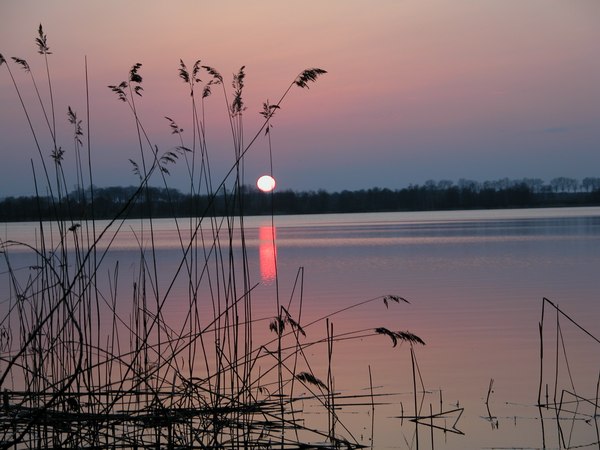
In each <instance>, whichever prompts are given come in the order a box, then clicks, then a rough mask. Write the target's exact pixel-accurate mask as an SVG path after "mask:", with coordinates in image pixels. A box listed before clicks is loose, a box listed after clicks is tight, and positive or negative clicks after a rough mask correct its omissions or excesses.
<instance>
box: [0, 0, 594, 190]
mask: <svg viewBox="0 0 600 450" xmlns="http://www.w3.org/2000/svg"><path fill="white" fill-rule="evenodd" d="M40 23H42V24H43V26H44V31H45V32H46V34H47V35H48V42H49V45H50V49H51V51H52V52H53V54H52V55H51V56H50V57H49V62H50V71H51V76H52V80H53V88H54V97H55V104H56V113H57V121H58V123H59V133H58V139H59V145H61V146H62V147H63V149H64V150H65V151H66V155H65V158H66V161H65V167H66V168H67V169H70V168H71V167H72V161H74V157H73V144H72V139H71V131H70V128H69V127H68V125H67V123H66V110H67V107H68V106H71V107H72V108H73V109H74V110H76V111H77V112H78V114H79V116H80V117H81V118H84V117H85V90H84V57H85V56H86V55H87V58H88V65H89V75H90V86H91V89H90V94H91V141H92V162H93V166H94V168H95V175H94V176H95V178H94V182H95V184H97V185H100V186H108V185H129V184H134V183H135V181H136V178H135V177H134V176H133V174H132V173H131V166H130V164H129V162H128V159H129V158H131V159H136V160H137V159H139V149H138V147H137V144H136V131H135V125H134V122H133V119H132V117H131V115H130V114H129V113H128V111H127V108H126V105H124V104H123V103H121V102H119V101H118V100H117V99H116V97H115V96H114V95H113V94H112V93H111V92H110V91H109V90H108V88H107V87H106V86H107V85H109V84H116V83H118V82H120V81H122V80H124V79H125V78H126V76H127V73H128V70H129V68H130V67H131V65H133V64H134V63H136V62H141V63H142V64H143V67H142V69H141V74H142V76H143V77H144V82H143V86H144V89H145V91H144V97H143V98H142V99H141V101H140V103H139V106H140V114H141V117H142V122H143V124H144V126H145V128H146V129H147V130H149V132H150V135H151V139H152V142H153V144H155V145H158V147H159V150H160V151H161V152H162V151H166V150H169V149H170V148H172V147H173V146H175V145H178V142H177V141H176V139H175V137H174V136H172V135H170V133H169V128H168V124H167V122H166V121H165V119H164V116H169V117H172V118H173V119H175V120H176V121H177V122H178V123H179V124H180V126H181V127H183V128H184V129H185V133H184V139H191V127H190V102H189V99H190V98H189V95H188V92H187V90H186V86H185V85H184V84H183V82H182V81H181V80H180V79H179V78H178V76H177V70H178V64H179V59H180V58H182V59H183V60H184V61H185V62H186V63H187V64H188V65H189V66H191V65H192V64H193V62H194V61H195V60H196V59H201V60H202V63H203V64H207V65H210V66H213V67H215V68H217V69H218V70H219V71H220V72H221V73H222V74H223V75H224V76H225V77H226V79H227V83H226V86H227V88H228V89H229V87H230V80H231V75H232V74H233V73H234V72H236V71H237V69H238V68H239V67H240V66H241V65H245V66H246V70H247V78H246V89H245V101H246V106H247V107H248V109H247V111H246V113H245V119H244V120H245V136H246V137H247V138H248V139H249V138H250V136H252V135H253V134H254V131H255V130H256V127H257V126H258V124H259V119H260V116H259V115H258V112H259V111H260V109H261V107H262V102H263V101H264V100H266V99H269V100H271V102H273V101H275V100H276V99H277V98H279V96H280V95H281V94H282V93H283V91H284V90H285V89H286V87H287V86H288V85H289V83H290V82H291V81H292V80H293V79H294V78H295V77H296V75H297V74H298V73H299V72H300V71H301V70H303V69H305V68H309V67H321V68H323V69H326V70H327V71H328V74H327V75H325V76H323V77H322V78H321V79H319V80H318V82H317V83H316V84H314V85H311V88H310V90H301V89H295V90H294V91H293V92H292V93H291V94H290V96H289V97H288V98H287V99H286V102H285V103H284V105H283V108H282V110H281V111H280V112H279V113H278V115H277V116H276V118H275V121H274V125H275V127H274V129H273V134H272V138H273V144H274V147H273V150H274V155H273V156H274V161H273V162H274V175H275V177H276V178H277V181H278V189H290V188H291V189H298V190H316V189H321V188H323V189H326V190H330V191H334V190H342V189H361V188H370V187H375V186H378V187H388V188H392V189H397V188H402V187H405V186H407V185H408V184H410V183H418V184H422V183H424V182H425V181H426V180H428V179H435V180H439V179H450V180H454V181H457V180H458V179H459V178H469V179H475V180H491V179H497V178H503V177H509V178H522V177H539V178H542V179H544V180H547V181H548V180H550V179H551V178H554V177H557V176H569V177H574V178H578V179H581V178H583V177H586V176H600V169H599V168H600V148H599V144H600V84H599V80H600V58H599V57H598V55H600V52H599V50H600V44H599V43H600V27H598V26H597V25H598V23H600V4H598V2H597V1H595V0H588V1H575V2H565V1H552V0H550V1H549V0H535V1H533V0H531V1H530V0H525V1H519V2H516V1H512V2H511V1H506V0H488V1H472V0H451V1H450V0H448V1H440V0H435V1H420V0H419V1H417V0H414V1H413V0H410V1H378V2H366V1H347V0H345V1H338V0H333V1H327V2H304V3H297V2H296V3H291V2H281V1H256V2H243V1H219V2H207V1H174V2H162V1H161V2H159V1H145V2H135V1H131V2H122V1H89V2H87V1H86V2H81V1H79V2H77V1H72V0H55V1H52V2H39V1H30V0H19V1H16V0H13V1H6V2H3V3H2V5H1V6H0V53H2V54H3V55H4V57H5V58H7V59H8V58H9V57H11V56H17V57H21V58H25V59H27V61H28V62H29V63H30V65H31V66H32V69H33V72H34V75H35V76H36V79H37V80H38V84H39V85H40V87H41V89H42V95H43V96H44V99H45V100H47V99H48V91H47V85H46V84H45V83H46V81H45V73H44V66H43V57H42V56H40V55H38V54H37V53H36V47H35V44H34V39H35V37H36V33H37V27H38V25H39V24H40ZM9 63H10V64H11V70H12V71H13V73H14V74H15V75H16V79H17V83H18V84H19V87H20V89H21V90H22V92H23V93H24V97H25V102H26V104H27V106H28V109H29V111H30V113H31V114H32V118H33V121H34V126H35V128H36V131H37V133H38V136H39V137H40V141H41V142H42V147H43V149H42V150H43V152H44V156H46V157H47V155H49V152H50V150H51V142H50V139H49V133H48V130H47V128H44V124H43V122H42V121H41V113H40V111H39V107H37V105H36V103H35V97H34V95H33V91H32V89H31V83H30V81H29V79H28V78H27V76H26V74H25V73H24V72H23V71H22V70H20V69H18V68H17V66H16V65H14V64H13V63H12V61H9ZM202 78H203V80H207V79H208V78H207V77H206V76H205V75H203V77H202ZM230 90H231V89H230ZM0 103H1V104H2V108H1V109H0V151H1V152H2V155H3V161H4V163H3V164H2V165H1V166H0V197H3V196H7V195H20V194H31V193H32V192H33V183H32V175H31V168H30V160H31V159H33V161H34V164H35V165H36V170H39V168H40V167H41V165H40V161H39V156H38V154H37V150H36V149H35V147H34V141H33V138H32V136H31V133H30V132H29V130H28V127H27V123H26V120H25V115H24V113H23V111H22V109H21V106H20V104H19V102H18V98H17V95H16V92H15V90H14V88H13V86H12V83H11V80H10V77H9V74H8V72H7V70H6V68H5V67H0ZM206 122H207V123H206V125H207V132H208V144H209V149H208V150H209V153H210V157H211V162H212V163H213V168H214V174H213V176H215V177H216V178H218V177H219V175H220V174H222V173H224V172H225V171H226V170H227V169H228V168H229V166H230V165H231V163H232V158H233V149H232V146H231V136H230V134H228V132H227V126H226V123H227V122H226V110H225V107H224V101H223V98H222V95H220V92H218V91H215V93H214V94H213V96H212V97H210V98H209V99H208V101H207V121H206ZM186 143H188V142H186ZM86 152H87V149H86ZM268 170H269V159H268V150H267V146H266V141H265V140H264V139H261V140H259V141H258V142H257V144H256V145H255V147H254V148H253V149H252V151H251V153H249V156H248V159H247V163H246V181H247V183H248V184H253V183H254V180H255V179H256V178H257V177H258V176H259V175H261V174H262V173H265V172H268ZM68 177H69V180H72V184H75V175H74V173H71V172H70V171H69V172H68ZM185 179H186V177H185V171H184V170H183V164H180V167H179V168H177V169H175V170H173V171H172V176H171V177H170V179H169V183H170V184H171V185H172V186H174V187H177V188H181V189H185V187H186V186H187V183H184V182H183V181H182V180H185Z"/></svg>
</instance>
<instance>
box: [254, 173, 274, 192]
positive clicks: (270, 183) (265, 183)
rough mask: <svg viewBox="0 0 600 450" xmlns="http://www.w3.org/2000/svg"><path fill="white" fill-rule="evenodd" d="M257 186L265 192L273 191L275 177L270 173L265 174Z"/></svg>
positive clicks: (257, 182)
mask: <svg viewBox="0 0 600 450" xmlns="http://www.w3.org/2000/svg"><path fill="white" fill-rule="evenodd" d="M256 186H257V187H258V188H259V189H260V190H261V191H263V192H271V191H272V190H273V189H275V178H273V177H272V176H270V175H263V176H262V177H260V178H259V179H258V180H257V181H256Z"/></svg>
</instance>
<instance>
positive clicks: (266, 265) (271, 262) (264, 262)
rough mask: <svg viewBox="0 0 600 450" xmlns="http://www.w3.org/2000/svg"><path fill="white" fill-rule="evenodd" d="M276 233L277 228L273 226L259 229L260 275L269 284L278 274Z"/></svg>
mask: <svg viewBox="0 0 600 450" xmlns="http://www.w3.org/2000/svg"><path fill="white" fill-rule="evenodd" d="M275 233H276V229H275V227H272V226H261V227H259V229H258V240H259V258H260V277H261V279H262V281H263V282H264V283H267V284H270V283H272V282H273V281H274V280H275V277H276V276H277V247H276V246H275V236H276V234H275Z"/></svg>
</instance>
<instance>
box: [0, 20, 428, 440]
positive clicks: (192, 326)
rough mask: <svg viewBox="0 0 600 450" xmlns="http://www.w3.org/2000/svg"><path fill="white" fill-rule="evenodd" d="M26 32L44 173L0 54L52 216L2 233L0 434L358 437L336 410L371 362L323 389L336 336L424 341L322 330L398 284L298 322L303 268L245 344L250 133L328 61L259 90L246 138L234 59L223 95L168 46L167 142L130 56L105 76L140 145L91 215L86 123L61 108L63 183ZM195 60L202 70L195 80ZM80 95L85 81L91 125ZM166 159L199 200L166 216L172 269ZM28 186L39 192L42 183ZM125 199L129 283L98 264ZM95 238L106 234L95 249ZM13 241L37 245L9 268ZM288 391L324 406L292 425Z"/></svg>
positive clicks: (294, 399) (121, 222) (115, 269)
mask: <svg viewBox="0 0 600 450" xmlns="http://www.w3.org/2000/svg"><path fill="white" fill-rule="evenodd" d="M36 42H37V44H38V50H39V52H40V53H41V54H42V55H43V56H44V64H45V69H46V70H45V72H46V77H47V83H48V90H49V94H50V101H49V103H47V104H46V103H44V102H43V100H42V96H41V95H40V93H39V90H38V85H37V82H36V80H35V78H34V77H33V72H32V69H31V67H30V66H29V64H28V63H27V62H25V61H24V60H22V59H20V58H15V59H14V60H13V61H14V63H15V64H17V65H19V66H20V67H21V68H23V69H24V70H26V71H27V72H28V73H29V74H30V78H31V80H32V83H33V86H34V89H35V92H36V93H37V98H38V101H39V106H40V107H41V110H42V112H43V116H44V118H45V125H46V126H47V128H48V130H49V131H50V137H51V148H52V152H51V156H52V162H53V169H54V173H53V174H51V173H50V170H49V169H48V167H47V166H46V163H45V157H44V155H43V151H42V148H43V147H44V146H43V145H42V143H41V138H40V134H39V133H38V131H37V130H36V128H35V124H34V122H33V121H32V120H31V119H30V118H31V117H32V114H31V112H30V110H29V108H28V107H27V106H26V104H25V101H24V99H23V98H22V97H21V88H20V87H19V85H18V83H17V79H16V78H15V77H14V76H13V73H12V72H11V70H10V67H9V66H8V63H7V61H6V60H5V59H4V57H2V56H1V55H0V64H1V65H5V66H6V67H7V69H8V71H9V75H10V77H11V80H12V82H13V85H14V88H15V91H16V93H17V95H18V96H19V100H20V103H21V106H22V108H23V111H24V113H25V115H26V119H27V121H28V124H29V127H30V131H31V134H32V136H33V138H34V140H35V142H36V146H37V149H38V152H39V155H40V159H41V164H42V165H43V181H42V180H40V179H39V178H37V177H36V178H35V182H36V192H38V191H39V190H40V189H45V190H46V191H48V192H49V193H50V195H49V197H48V198H49V199H50V201H51V202H53V203H54V206H53V210H54V212H55V217H54V220H53V221H51V222H44V223H43V222H41V221H40V223H39V236H38V239H37V242H36V244H35V245H28V244H22V243H16V242H0V252H2V254H3V257H4V260H5V262H6V265H7V268H8V275H7V276H8V279H9V283H8V285H9V288H10V295H9V300H8V302H7V307H6V312H5V314H4V316H3V317H2V318H1V319H0V388H1V389H2V392H3V398H2V406H1V408H0V445H1V447H2V448H9V447H12V446H24V447H36V448H50V447H54V448H58V447H73V448H75V447H76V448H82V447H90V448H92V447H93V448H101V447H102V448H145V447H151V446H152V447H156V448H160V447H167V448H216V447H221V448H225V447H227V448H240V447H261V446H262V447H271V446H274V445H275V443H276V445H277V446H278V447H281V448H298V447H299V446H300V447H301V446H303V445H305V443H310V442H312V441H314V440H315V439H317V440H326V441H327V445H328V446H329V447H330V448H333V447H340V446H344V447H345V448H356V447H359V446H360V445H359V444H358V442H357V439H356V438H355V437H353V435H352V432H351V431H350V430H349V429H348V428H346V426H345V425H344V424H343V423H342V422H341V421H340V417H339V409H340V408H341V407H342V406H343V404H341V403H340V401H346V402H347V405H353V406H360V405H368V406H370V407H371V408H372V413H374V407H375V404H376V403H375V396H376V395H375V394H374V393H373V386H372V379H371V374H370V370H369V380H370V381H369V383H370V387H371V392H370V395H369V396H368V399H367V400H366V401H365V400H363V399H362V397H361V396H358V395H346V396H342V395H340V393H339V392H336V389H335V377H334V374H333V366H334V364H333V349H334V343H335V342H339V341H342V340H348V339H360V338H363V337H366V336H373V335H375V334H378V333H380V331H377V330H386V331H384V332H383V334H386V335H388V336H389V337H390V338H391V339H392V340H393V342H394V345H396V343H397V341H401V342H408V343H410V345H411V346H412V345H413V344H424V342H423V341H422V340H421V339H420V338H418V337H417V336H416V335H414V334H412V333H409V332H400V331H397V332H392V331H389V330H387V329H384V328H381V329H377V330H376V331H375V332H373V329H372V328H369V329H366V330H359V331H355V332H350V333H340V334H335V335H334V332H333V323H332V322H330V320H329V319H330V318H331V317H333V316H334V315H336V314H340V313H342V312H344V311H347V310H350V309H352V308H356V307H358V306H361V305H364V304H367V303H369V302H375V301H381V300H382V299H383V302H384V303H385V305H386V307H387V306H389V305H388V303H389V302H395V303H400V302H406V300H405V299H403V298H402V297H399V296H396V295H388V296H383V297H376V298H373V299H369V300H365V301H362V302H358V303H356V304H353V305H350V306H348V307H345V308H342V309H341V310H338V311H334V312H332V313H330V314H327V315H325V316H323V317H321V318H319V319H316V320H314V321H313V322H311V323H303V322H302V304H303V303H302V301H303V300H302V297H303V273H304V272H303V269H301V270H300V271H299V272H298V277H297V280H296V283H295V285H294V292H293V293H292V295H291V297H290V301H289V303H288V304H287V305H286V306H284V305H283V304H281V303H280V299H279V292H277V305H276V315H275V318H274V319H272V320H271V321H270V324H269V325H268V328H270V329H271V331H272V332H274V333H275V335H276V336H275V338H274V339H272V340H270V341H269V340H267V341H266V342H263V343H257V342H255V336H256V327H257V326H261V327H263V326H265V322H264V321H263V319H262V318H256V317H254V315H253V311H252V303H253V302H252V295H253V291H254V289H255V287H256V284H255V283H253V282H252V277H251V274H250V272H249V264H248V255H247V253H246V243H245V235H246V230H245V228H244V195H243V193H244V189H245V188H244V170H243V162H244V156H245V155H246V154H247V152H248V151H249V150H250V149H251V147H252V145H253V144H254V142H255V141H256V140H257V139H258V138H259V136H261V135H262V132H263V131H264V130H265V129H267V130H268V129H270V121H271V120H272V118H273V115H274V113H275V112H276V111H278V110H279V109H280V106H281V104H282V102H283V100H284V99H285V98H286V96H287V95H288V93H289V92H290V91H291V89H292V88H294V87H300V88H307V87H308V85H309V84H310V83H312V82H314V81H316V80H317V78H318V77H319V76H321V75H323V74H324V73H325V71H324V70H322V69H318V68H312V69H307V70H305V71H303V72H301V73H300V74H299V75H298V76H297V77H296V78H295V79H294V80H293V82H292V83H290V85H289V87H288V88H287V90H286V91H285V92H284V94H283V95H282V96H281V97H280V98H279V100H278V101H277V102H276V103H275V104H273V105H269V104H268V103H266V104H265V105H266V106H265V110H264V111H263V117H264V119H265V120H264V122H263V123H262V125H261V126H260V127H259V129H258V131H257V132H256V133H255V134H254V135H253V137H252V138H251V139H250V141H246V140H245V138H244V130H243V112H244V109H245V107H244V103H243V88H244V78H245V72H244V68H242V69H240V71H239V72H238V73H237V74H236V75H235V77H234V81H233V90H234V92H233V97H232V100H231V101H229V100H228V98H229V96H228V92H227V89H226V86H225V83H224V81H223V77H222V76H221V75H220V74H219V73H218V72H217V71H216V70H215V69H214V68H212V67H209V66H202V65H201V64H200V61H197V62H196V63H195V64H194V65H193V67H192V68H191V69H188V67H187V66H186V65H185V64H184V62H183V61H181V62H180V67H179V76H180V78H181V79H182V80H183V81H184V82H185V83H186V85H187V87H188V88H189V91H190V94H191V96H190V98H191V110H192V113H191V124H192V138H191V142H189V143H187V144H186V143H185V141H184V136H183V129H182V128H180V127H179V125H178V124H177V123H176V122H175V120H173V119H171V118H167V121H168V126H169V128H170V130H171V132H172V133H173V134H174V135H176V138H177V139H178V142H177V145H176V147H175V148H174V149H171V150H167V151H159V148H158V147H157V146H156V145H155V144H153V142H152V140H151V139H150V136H149V133H148V132H147V130H146V129H145V127H144V124H143V120H142V114H141V112H142V110H141V104H142V99H143V97H142V95H143V93H144V91H143V78H142V75H141V70H142V65H141V64H140V63H136V64H134V65H133V66H132V68H131V70H130V71H129V73H128V76H127V79H126V80H125V81H121V82H119V83H117V84H115V85H112V86H109V87H110V89H111V90H112V91H113V92H114V94H115V95H116V96H117V99H118V100H120V101H122V102H123V103H124V104H125V105H126V107H127V108H128V110H129V112H130V113H131V118H132V121H133V127H132V128H133V131H134V133H135V135H136V136H137V146H138V150H139V160H137V161H133V160H131V164H132V170H133V172H134V174H135V175H136V176H137V177H138V179H139V182H138V185H137V187H136V189H135V191H134V192H133V193H132V195H131V196H130V197H129V198H127V199H125V200H124V201H123V205H122V208H121V210H120V211H119V212H118V213H117V214H116V215H115V217H114V218H113V219H112V220H110V221H108V222H107V223H106V224H105V225H102V226H101V223H100V222H97V221H96V220H94V205H95V202H96V199H95V197H94V190H93V185H92V163H91V142H90V137H89V131H88V132H87V142H85V139H84V135H85V133H84V126H83V124H82V120H81V119H80V118H79V117H78V116H77V114H76V112H75V110H74V109H73V108H71V107H68V109H67V119H68V121H69V123H70V124H71V126H72V128H73V146H74V150H75V152H74V154H75V160H76V171H75V179H76V183H75V185H76V189H75V194H73V192H71V193H69V189H68V186H70V181H69V180H68V175H67V171H66V170H65V167H64V161H65V158H66V157H68V155H69V151H68V150H67V149H66V148H63V147H61V146H60V145H58V144H59V143H58V140H57V133H56V106H55V99H54V96H53V91H52V83H51V77H50V69H49V55H51V53H50V51H49V47H48V42H47V38H46V35H45V34H44V32H43V29H42V28H41V26H40V28H39V30H38V38H37V40H36ZM201 72H202V73H203V74H204V76H206V75H208V76H209V81H208V82H207V83H205V84H204V86H201V89H200V90H201V94H199V93H197V91H198V90H199V89H198V86H199V85H200V83H201V81H200V73H201ZM216 86H220V87H221V88H222V93H223V98H224V101H225V103H226V105H227V114H228V119H229V121H230V122H229V123H230V126H231V133H232V136H233V142H234V152H233V163H232V165H231V167H230V169H229V171H228V173H227V174H226V175H225V176H224V177H223V178H222V180H221V181H220V182H218V183H215V182H214V180H213V179H212V176H211V169H210V160H209V152H208V148H207V146H206V140H205V121H204V117H205V108H206V105H205V102H206V101H207V98H208V97H209V96H210V94H211V90H212V88H214V87H216ZM86 87H87V64H86ZM87 97H88V96H87V90H86V111H87V122H88V123H87V126H88V128H89V100H88V99H87ZM86 146H87V158H88V161H87V165H88V169H89V170H88V171H87V173H86V170H85V169H84V167H85V165H86V164H85V155H84V151H83V150H84V149H85V147H86ZM179 160H183V161H184V163H185V169H186V171H187V175H188V177H189V188H190V192H191V194H192V198H194V199H198V198H199V197H200V194H204V195H206V196H208V198H209V201H208V203H203V204H200V202H199V201H198V202H197V201H195V200H194V202H193V203H192V204H190V205H189V211H188V212H189V219H174V220H175V222H174V223H175V227H176V230H177V236H178V245H179V250H180V254H179V259H178V260H177V263H176V264H175V266H174V267H172V268H170V269H172V272H171V273H164V272H165V269H164V268H161V267H159V263H160V261H159V255H158V252H157V248H156V245H155V242H156V240H155V239H156V228H155V227H156V223H155V221H154V220H153V218H152V190H151V189H150V182H151V181H154V180H158V182H159V183H161V184H162V185H163V186H164V187H165V189H167V192H169V183H168V176H169V174H170V173H171V170H172V167H173V165H174V164H176V163H178V161H179ZM34 173H35V171H34ZM86 178H87V179H86ZM42 185H45V186H44V187H42ZM39 199H40V200H39V201H40V202H41V201H42V196H41V195H39ZM217 199H219V200H222V201H223V203H224V204H225V205H226V207H227V214H226V215H224V216H222V217H219V218H217V217H215V216H214V209H213V206H214V204H215V202H216V200H217ZM136 204H141V205H143V208H145V215H146V216H147V217H148V218H147V219H145V220H142V221H140V224H139V228H138V229H137V230H136V231H135V233H134V236H135V239H136V240H137V243H138V258H137V260H138V263H137V272H136V274H135V276H134V278H133V280H132V285H131V286H130V287H129V288H125V287H123V285H122V281H121V271H122V268H121V267H120V265H119V263H118V262H116V263H115V264H114V266H112V267H108V263H107V262H106V261H107V258H108V256H109V254H110V250H111V245H112V242H113V241H114V240H115V239H116V238H117V236H118V235H119V233H120V232H121V230H122V229H123V227H124V226H126V223H125V220H126V219H127V217H128V214H129V212H130V211H131V209H132V207H133V206H134V205H136ZM236 239H240V240H241V249H242V251H241V254H240V253H237V252H236V251H235V250H234V245H233V243H234V241H235V240H236ZM273 239H275V238H274V236H273ZM101 241H102V242H103V243H105V242H107V241H108V245H105V246H104V247H103V249H102V250H100V248H99V244H100V242H101ZM15 247H20V248H25V249H26V250H28V251H29V252H31V255H32V258H33V259H34V263H32V264H31V266H30V267H29V269H28V273H27V276H26V277H20V276H19V275H18V272H17V268H13V267H12V263H11V257H10V253H11V251H12V250H13V248H15ZM19 269H20V268H19ZM182 285H183V287H184V288H183V291H185V292H186V295H187V298H186V300H187V302H186V309H185V311H184V312H183V316H182V318H180V319H178V321H177V322H176V323H172V321H170V320H169V319H168V318H167V315H168V314H169V308H170V305H171V302H172V299H173V297H174V296H175V293H174V292H175V290H176V289H177V288H181V286H182ZM297 290H298V291H299V294H296V292H297ZM124 304H128V305H130V309H129V310H128V309H125V308H124ZM323 322H325V326H326V330H327V337H326V338H324V339H322V340H313V341H311V340H309V339H308V337H307V329H308V328H309V327H310V326H311V325H314V324H316V323H323ZM266 327H267V326H265V328H266ZM322 345H325V346H326V352H327V353H326V355H327V373H326V378H323V379H324V380H325V381H322V380H321V378H319V377H317V376H316V375H315V372H314V371H313V369H312V368H311V364H310V359H309V358H308V355H307V352H306V349H307V348H310V347H313V346H322ZM295 384H296V386H297V385H301V387H302V390H303V392H302V394H304V395H303V396H299V395H298V394H296V392H295V390H300V389H299V388H298V387H294V386H295ZM306 391H308V395H306ZM415 394H416V392H415ZM378 395H384V394H378ZM300 399H302V401H304V402H306V401H314V403H315V404H317V405H320V406H321V407H322V408H323V410H324V411H325V414H326V415H327V418H328V422H329V424H328V427H327V429H320V428H315V427H309V426H306V425H305V424H304V419H303V418H302V417H301V412H302V409H301V408H300V407H299V406H298V405H299V401H300ZM323 428H324V427H323ZM342 435H345V436H347V437H342Z"/></svg>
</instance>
